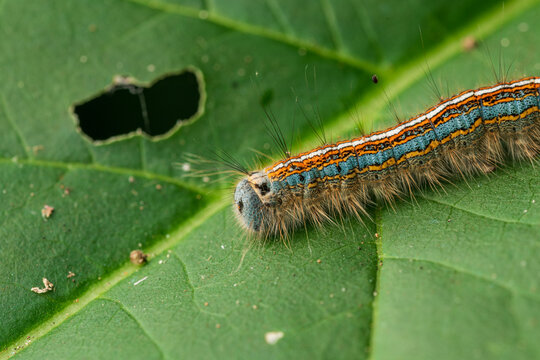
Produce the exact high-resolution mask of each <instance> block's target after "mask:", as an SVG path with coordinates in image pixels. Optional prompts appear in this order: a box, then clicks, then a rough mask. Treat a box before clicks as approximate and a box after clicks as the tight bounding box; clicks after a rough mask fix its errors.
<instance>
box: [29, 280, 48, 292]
mask: <svg viewBox="0 0 540 360" xmlns="http://www.w3.org/2000/svg"><path fill="white" fill-rule="evenodd" d="M43 286H44V288H43V289H40V288H38V287H37V286H36V287H33V288H31V289H30V290H31V291H33V292H35V293H36V294H45V293H47V292H49V291H51V290H52V289H53V287H54V284H53V283H52V282H50V281H49V280H47V278H43Z"/></svg>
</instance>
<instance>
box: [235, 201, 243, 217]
mask: <svg viewBox="0 0 540 360" xmlns="http://www.w3.org/2000/svg"><path fill="white" fill-rule="evenodd" d="M236 207H237V208H238V212H239V213H240V214H241V213H242V210H244V203H243V202H242V200H240V201H239V202H238V204H236Z"/></svg>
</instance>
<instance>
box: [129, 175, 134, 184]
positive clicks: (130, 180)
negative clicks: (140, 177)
mask: <svg viewBox="0 0 540 360" xmlns="http://www.w3.org/2000/svg"><path fill="white" fill-rule="evenodd" d="M128 181H129V182H130V184H133V183H134V182H135V178H134V177H133V176H130V177H129V178H128Z"/></svg>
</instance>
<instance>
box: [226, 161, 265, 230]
mask: <svg viewBox="0 0 540 360" xmlns="http://www.w3.org/2000/svg"><path fill="white" fill-rule="evenodd" d="M273 196H274V192H273V191H272V187H271V182H270V179H268V176H267V175H266V173H265V172H264V171H257V172H253V173H251V174H249V175H248V176H246V177H245V178H243V179H242V180H241V181H240V182H239V183H238V185H237V186H236V190H235V192H234V212H235V214H236V217H237V218H238V220H239V221H240V223H241V224H242V226H244V227H245V228H246V229H248V230H250V231H252V232H255V233H261V232H264V231H268V229H269V228H270V227H271V223H272V221H271V220H270V214H271V206H272V203H273V201H272V198H273Z"/></svg>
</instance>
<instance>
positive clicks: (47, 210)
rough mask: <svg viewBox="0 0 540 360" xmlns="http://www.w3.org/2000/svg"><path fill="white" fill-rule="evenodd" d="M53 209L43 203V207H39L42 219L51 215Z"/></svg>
mask: <svg viewBox="0 0 540 360" xmlns="http://www.w3.org/2000/svg"><path fill="white" fill-rule="evenodd" d="M53 211H54V208H53V207H52V206H49V205H45V206H43V209H41V216H42V217H43V218H44V219H48V218H50V217H51V215H52V213H53Z"/></svg>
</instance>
